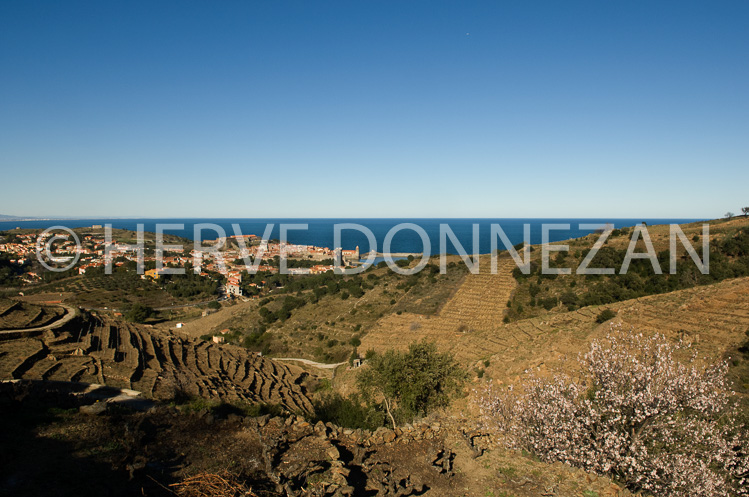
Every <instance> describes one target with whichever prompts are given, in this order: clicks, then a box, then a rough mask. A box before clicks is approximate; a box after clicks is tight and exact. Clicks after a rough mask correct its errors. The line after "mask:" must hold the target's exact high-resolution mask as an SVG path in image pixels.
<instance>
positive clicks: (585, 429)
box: [480, 325, 749, 497]
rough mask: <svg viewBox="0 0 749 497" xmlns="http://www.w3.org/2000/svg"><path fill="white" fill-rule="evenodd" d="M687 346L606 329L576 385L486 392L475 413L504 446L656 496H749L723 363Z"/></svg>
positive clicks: (740, 431)
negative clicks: (701, 362)
mask: <svg viewBox="0 0 749 497" xmlns="http://www.w3.org/2000/svg"><path fill="white" fill-rule="evenodd" d="M688 348H689V346H688V345H685V344H683V343H678V344H674V343H671V342H669V341H667V340H666V339H665V338H664V337H663V336H662V335H653V336H643V335H642V334H637V333H635V332H634V331H632V330H628V331H622V330H621V328H620V326H618V325H612V328H611V331H610V332H609V334H608V335H607V336H606V337H605V338H604V339H603V340H600V341H598V340H597V341H593V343H592V344H591V346H590V350H589V352H588V353H587V354H585V355H583V356H581V357H580V358H579V360H580V364H581V366H582V369H583V372H584V374H583V378H582V379H572V378H570V377H568V376H565V375H560V376H557V377H556V378H554V379H544V378H540V377H535V376H534V377H531V378H530V379H529V380H528V381H527V382H526V383H524V384H523V385H521V388H519V389H517V390H515V391H513V390H512V389H508V390H506V391H503V392H497V391H496V390H494V391H493V390H491V389H490V390H488V391H487V392H485V393H484V395H483V396H482V398H481V400H480V407H481V409H482V411H483V413H484V415H485V416H486V419H487V421H488V423H489V427H490V428H491V429H493V430H495V431H496V432H497V433H498V434H499V435H500V439H501V440H502V441H503V442H504V443H505V444H506V445H507V446H508V447H510V448H518V449H520V448H522V449H525V450H528V451H530V452H532V453H533V454H535V455H537V456H538V457H539V458H541V459H542V460H544V461H547V462H553V461H562V462H565V463H567V464H570V465H572V466H577V467H581V468H584V469H586V470H587V471H592V472H595V473H598V474H601V475H606V476H609V477H611V478H613V479H615V480H617V481H619V482H620V483H622V484H624V485H626V486H627V487H628V488H629V490H630V491H633V492H637V491H641V492H643V493H644V494H653V495H658V496H684V497H686V496H690V497H691V496H705V497H708V496H710V497H714V496H728V495H742V496H743V495H749V455H748V453H749V444H747V436H746V435H747V434H746V432H745V428H744V427H742V426H740V425H739V424H738V423H735V422H733V421H732V412H733V408H732V407H731V404H730V402H729V395H730V393H729V392H728V391H727V388H726V370H727V367H726V365H725V364H720V365H717V366H711V367H699V366H698V361H697V356H696V354H691V358H690V359H688V360H687V361H685V362H680V361H679V360H677V359H676V357H675V356H677V355H681V354H682V353H683V352H688V350H687V349H688Z"/></svg>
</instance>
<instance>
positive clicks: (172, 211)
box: [0, 0, 749, 218]
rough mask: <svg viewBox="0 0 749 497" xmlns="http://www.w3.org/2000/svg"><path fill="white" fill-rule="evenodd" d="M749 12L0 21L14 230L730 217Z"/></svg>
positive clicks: (539, 9)
mask: <svg viewBox="0 0 749 497" xmlns="http://www.w3.org/2000/svg"><path fill="white" fill-rule="evenodd" d="M747 25H749V2H746V1H744V0H740V1H722V2H690V1H678V2H650V1H644V0H635V1H631V0H630V1H610V2H609V1H607V2H602V1H584V2H579V1H564V2H559V1H549V2H540V1H528V2H526V1H522V2H521V1H513V2H455V1H449V2H441V1H429V2H426V1H412V0H409V1H397V2H388V1H377V2H371V1H370V2H364V1H346V2H325V1H314V2H311V1H300V2H285V1H277V2H265V1H264V2H249V1H242V2H238V1H236V2H232V1H224V2H205V1H200V2H186V1H180V2H171V3H170V2H150V1H149V2H146V1H140V2H114V1H113V2H100V1H90V2H75V1H70V2H53V1H48V2H45V1H33V2H21V1H5V2H0V68H2V69H0V174H2V194H1V195H0V213H2V214H13V215H31V216H47V215H59V216H143V217H297V216H298V217H564V216H572V217H574V216H579V217H604V216H609V217H683V218H687V217H693V218H706V217H719V216H721V215H722V214H723V213H725V212H726V211H728V210H731V211H734V212H738V211H739V210H740V208H741V207H742V206H744V205H747V204H749V194H747V190H748V189H747V186H746V185H748V184H749V91H747V88H749V30H748V29H746V26H747Z"/></svg>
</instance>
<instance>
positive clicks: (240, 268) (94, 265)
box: [0, 225, 360, 296]
mask: <svg viewBox="0 0 749 497" xmlns="http://www.w3.org/2000/svg"><path fill="white" fill-rule="evenodd" d="M14 231H15V230H9V231H6V232H5V233H4V236H2V237H1V238H0V256H2V257H3V258H4V260H5V263H6V264H8V265H9V266H11V267H14V268H16V269H17V270H18V271H17V272H18V274H17V275H16V278H17V282H18V283H19V284H34V283H39V282H41V281H43V277H42V274H43V272H44V271H45V267H44V266H43V265H41V264H39V263H40V262H41V263H44V264H45V265H47V266H49V264H54V265H56V268H64V267H68V266H69V268H68V269H66V270H65V273H66V274H78V275H83V274H86V272H87V271H91V270H92V269H99V268H105V267H106V266H107V265H108V264H109V265H110V266H112V267H115V268H118V267H122V266H123V265H125V264H126V263H128V262H135V263H138V262H141V263H142V264H143V268H144V269H143V271H142V274H141V278H143V279H151V280H158V279H159V278H161V277H162V276H163V275H165V274H180V273H181V272H183V271H184V268H186V267H191V268H192V269H193V270H194V271H195V273H196V274H199V275H200V276H202V277H212V276H213V275H221V276H222V277H223V279H224V280H225V291H226V294H227V295H228V296H242V295H243V290H242V285H241V283H242V277H243V275H248V274H251V275H254V274H257V273H268V274H275V273H278V272H279V270H280V267H281V259H282V258H283V259H285V262H286V266H287V267H286V271H285V272H286V273H287V274H290V275H309V274H322V273H325V272H328V271H333V270H334V269H335V268H336V267H338V268H345V267H352V266H356V265H358V264H359V257H360V254H359V247H356V249H354V250H343V249H341V248H335V249H331V248H328V247H317V246H313V245H298V244H291V243H285V242H280V241H278V240H263V239H261V238H260V237H259V236H257V235H254V234H250V235H234V236H229V237H227V238H226V239H224V240H223V241H222V240H218V239H217V240H208V241H204V242H203V244H202V245H201V249H196V248H194V247H190V246H186V247H184V250H182V251H179V250H174V249H179V248H182V247H181V246H177V247H175V246H173V245H165V246H164V250H161V251H158V250H156V248H155V245H154V244H153V243H151V244H148V243H144V244H143V246H139V245H136V244H129V243H124V242H123V241H118V240H115V239H108V238H107V237H106V236H105V233H104V231H103V230H102V227H101V226H98V225H95V226H92V227H91V229H90V230H85V231H83V232H82V233H81V234H76V236H77V237H78V238H79V239H78V240H76V239H75V238H74V237H73V236H72V235H71V234H70V233H66V232H62V233H58V232H55V233H50V232H46V233H41V234H37V233H35V232H18V233H16V232H14ZM53 238H54V239H53ZM166 249H172V251H169V250H166ZM40 257H41V258H40ZM180 268H181V269H182V271H180ZM196 268H197V269H198V270H195V269H196ZM58 270H59V269H58ZM175 271H179V273H177V272H175ZM250 285H252V286H259V285H261V283H250Z"/></svg>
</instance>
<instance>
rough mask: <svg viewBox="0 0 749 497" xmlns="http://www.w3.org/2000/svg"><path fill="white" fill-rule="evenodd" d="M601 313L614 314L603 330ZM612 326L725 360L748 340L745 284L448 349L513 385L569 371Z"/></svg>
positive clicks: (533, 326) (594, 310)
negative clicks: (531, 375)
mask: <svg viewBox="0 0 749 497" xmlns="http://www.w3.org/2000/svg"><path fill="white" fill-rule="evenodd" d="M604 308H608V309H612V310H614V311H616V312H617V316H616V318H614V319H613V320H612V321H610V322H606V323H603V324H598V323H596V316H597V315H598V313H600V311H601V310H602V309H604ZM611 323H620V324H621V326H622V327H623V328H625V329H628V328H630V327H633V328H634V329H636V330H637V331H639V332H642V333H646V334H647V333H662V334H664V335H665V336H666V337H667V338H669V339H672V340H678V339H680V338H683V339H684V340H688V341H690V342H692V343H693V346H694V348H695V349H696V350H697V351H698V352H699V353H700V355H701V356H703V357H706V358H709V360H711V361H719V360H722V357H723V354H725V352H726V351H728V350H729V349H731V348H733V347H735V346H737V345H739V344H740V343H742V342H743V340H745V339H746V335H745V334H744V333H745V332H746V331H747V329H749V278H738V279H734V280H728V281H724V282H721V283H717V284H715V285H710V286H704V287H697V288H691V289H687V290H681V291H678V292H673V293H668V294H664V295H653V296H649V297H643V298H639V299H634V300H627V301H623V302H618V303H615V304H611V305H608V306H601V307H584V308H582V309H579V310H577V311H574V312H568V313H563V314H548V315H545V316H540V317H537V318H532V319H526V320H523V321H517V322H515V323H511V324H507V325H503V324H501V323H500V324H498V325H497V327H496V328H495V329H493V330H487V331H483V332H478V333H474V334H471V335H468V336H465V337H464V338H461V339H460V340H455V341H453V342H452V343H450V344H449V349H450V350H452V351H453V352H454V353H455V354H456V356H457V357H458V358H460V359H462V360H464V361H466V362H470V361H476V360H478V359H483V358H490V359H491V365H492V366H491V368H490V370H488V372H489V374H490V376H491V377H492V378H495V379H499V380H502V381H510V382H512V381H514V379H516V378H517V377H518V376H520V375H523V374H525V373H526V372H528V371H531V370H537V371H538V370H540V371H553V370H556V369H557V368H561V369H568V368H570V367H573V366H574V365H575V364H576V363H577V361H576V358H577V355H578V354H579V353H580V352H584V351H586V350H587V348H588V344H589V342H590V341H591V340H592V339H594V338H600V337H601V336H603V335H604V334H605V333H606V332H607V331H608V328H609V326H610V325H611Z"/></svg>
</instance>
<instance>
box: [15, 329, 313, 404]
mask: <svg viewBox="0 0 749 497" xmlns="http://www.w3.org/2000/svg"><path fill="white" fill-rule="evenodd" d="M64 328H65V329H64V330H55V331H47V332H45V334H44V335H43V336H42V337H40V338H21V339H14V340H6V341H3V342H0V377H2V378H3V379H18V378H25V379H43V380H58V381H80V382H86V383H99V384H104V385H111V386H116V387H120V388H130V389H133V390H137V391H140V392H143V394H144V395H146V396H148V397H153V398H157V399H169V398H173V397H174V396H175V395H179V394H188V395H194V396H198V397H201V398H206V399H217V400H219V399H220V400H225V401H231V400H241V401H247V402H266V403H274V404H280V405H282V406H284V407H285V408H287V409H289V410H291V411H299V412H309V411H311V410H312V405H311V403H310V401H309V399H308V398H307V396H306V394H305V390H304V387H303V385H302V383H303V381H304V379H305V377H306V373H303V372H302V371H301V370H300V369H298V368H295V367H294V366H286V365H284V364H278V363H276V362H274V361H272V360H270V359H266V358H263V357H261V356H258V355H256V354H253V353H251V352H248V351H246V350H244V349H242V348H239V347H232V346H222V345H217V344H215V343H213V342H204V341H196V340H187V339H184V338H180V337H177V336H174V335H168V334H156V333H154V332H152V331H151V330H150V329H148V328H146V327H142V326H137V325H133V324H129V323H122V322H118V321H108V320H106V319H101V318H94V317H91V318H89V320H88V321H85V320H83V319H76V320H75V321H73V322H71V323H69V324H68V325H67V326H65V327H64Z"/></svg>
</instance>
